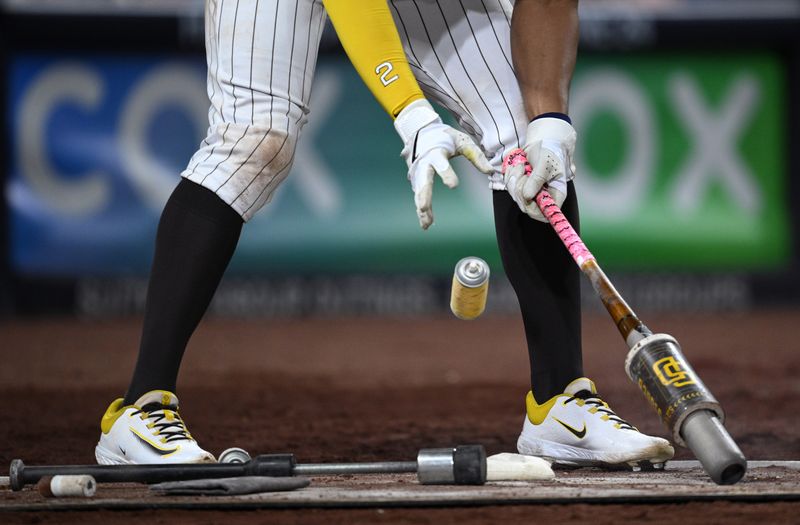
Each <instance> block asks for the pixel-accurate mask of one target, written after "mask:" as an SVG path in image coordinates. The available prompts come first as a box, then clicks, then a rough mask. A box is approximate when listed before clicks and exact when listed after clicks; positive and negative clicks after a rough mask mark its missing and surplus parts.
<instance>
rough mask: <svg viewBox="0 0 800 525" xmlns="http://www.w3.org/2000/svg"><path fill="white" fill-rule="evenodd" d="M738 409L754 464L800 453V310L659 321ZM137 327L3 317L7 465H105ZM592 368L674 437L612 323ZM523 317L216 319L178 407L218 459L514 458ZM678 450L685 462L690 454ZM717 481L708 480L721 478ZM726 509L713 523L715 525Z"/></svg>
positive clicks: (251, 516)
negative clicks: (98, 457)
mask: <svg viewBox="0 0 800 525" xmlns="http://www.w3.org/2000/svg"><path fill="white" fill-rule="evenodd" d="M645 319H646V320H647V322H648V324H649V325H650V326H651V328H653V329H655V330H657V331H663V332H667V333H670V334H671V335H673V336H675V337H676V338H677V339H678V340H679V341H680V342H681V345H682V346H683V349H684V353H685V354H686V356H687V358H688V359H689V360H690V362H691V363H692V365H693V366H694V368H695V369H696V370H697V372H698V373H699V375H700V376H701V377H702V378H703V380H704V381H705V383H706V385H707V386H708V387H709V388H710V389H711V391H712V392H713V393H714V394H715V395H716V397H717V399H718V400H719V401H720V402H721V404H722V406H723V407H724V408H725V410H726V412H727V414H728V419H727V422H726V426H727V427H728V429H729V431H730V433H731V435H732V436H733V437H734V439H736V441H737V442H738V443H739V445H740V447H741V448H742V450H743V452H744V453H745V455H746V456H747V457H748V459H787V460H798V459H800V441H798V439H797V433H798V430H800V429H799V428H798V423H797V419H796V418H794V417H792V414H793V412H792V410H791V409H790V407H793V406H794V405H795V404H796V399H797V397H798V394H800V381H798V380H797V379H796V378H797V376H798V372H799V371H800V370H798V369H799V368H800V358H798V355H800V354H798V350H800V348H798V344H797V343H796V341H795V340H794V337H793V335H792V334H794V332H795V331H796V325H797V323H798V322H799V321H800V311H797V310H792V311H771V312H757V313H747V314H744V313H742V314H726V315H701V314H691V315H685V316H684V315H680V314H673V315H669V316H666V315H659V316H656V317H654V316H647V315H645ZM138 330H139V320H138V319H125V320H114V321H75V320H73V319H46V320H23V321H20V320H14V321H4V322H0V359H2V364H1V365H0V422H2V424H1V425H0V465H7V464H8V463H9V462H10V461H11V459H13V458H22V459H24V460H25V462H26V463H27V464H37V463H39V464H43V463H56V464H67V463H71V464H79V463H85V462H92V461H93V447H94V444H95V442H96V439H97V437H98V432H99V418H100V416H101V415H102V413H103V411H104V410H105V407H106V406H107V404H108V403H110V402H111V401H112V400H113V398H114V397H116V396H120V395H122V393H123V391H124V389H125V387H126V384H127V381H128V377H129V374H130V372H131V370H132V367H133V362H134V360H135V352H136V346H137V343H138ZM584 342H585V348H586V350H585V370H586V374H587V375H588V376H590V377H592V378H593V379H595V381H596V382H597V384H598V389H599V390H600V393H601V394H602V395H603V396H604V398H605V399H606V400H607V401H608V402H609V403H610V405H611V406H612V407H613V408H614V409H615V410H616V411H617V413H619V414H620V415H621V416H622V417H624V418H626V419H628V420H629V421H631V422H632V423H634V424H635V425H637V426H638V427H639V429H640V430H642V431H644V432H648V433H652V434H658V435H662V436H665V437H668V436H667V433H666V431H665V429H664V428H663V427H662V425H661V423H660V421H658V419H657V418H656V416H655V415H654V413H653V412H652V410H651V409H650V407H649V406H648V405H647V404H646V402H645V400H644V398H643V397H642V396H641V395H640V393H639V392H638V390H637V389H636V388H635V387H634V385H633V384H631V383H630V381H629V380H628V378H627V377H626V376H625V373H624V370H623V360H624V356H625V348H624V343H622V341H621V339H620V338H619V335H618V334H617V333H616V332H615V330H614V328H613V326H612V324H611V322H610V321H608V319H607V318H606V317H604V316H596V317H595V316H590V317H588V318H586V319H585V323H584ZM527 369H528V363H527V355H526V352H525V351H524V342H523V336H522V330H521V322H520V321H519V319H517V318H506V317H487V318H484V319H481V320H480V321H477V322H462V321H457V320H455V319H450V318H445V317H442V318H436V319H429V320H420V319H416V318H396V319H385V318H323V319H319V318H311V319H293V320H288V319H287V320H261V319H251V320H241V319H240V320H230V319H220V318H217V319H210V320H208V321H206V322H205V323H204V324H203V325H202V327H201V329H200V330H199V331H198V333H197V334H196V335H195V337H194V339H193V340H192V342H191V343H190V347H189V350H188V353H187V355H186V357H185V360H184V367H183V369H182V373H181V378H180V383H179V392H178V394H179V396H180V399H181V402H182V409H181V413H182V415H183V416H184V418H185V419H186V420H187V421H188V422H189V424H190V428H191V430H192V433H193V434H194V435H195V436H196V437H197V438H198V440H199V441H200V443H201V444H202V445H204V446H205V447H206V448H208V449H209V450H211V451H212V452H215V453H219V452H220V451H221V450H223V449H225V448H227V447H230V446H240V447H243V448H245V449H247V450H249V451H251V452H255V453H272V452H292V453H294V454H295V455H296V457H297V458H298V461H300V462H317V461H328V462H330V461H339V460H343V461H362V460H363V461H370V460H377V459H385V460H407V459H412V458H413V457H415V455H416V452H417V450H418V449H420V448H427V447H439V446H449V445H454V444H460V443H482V444H484V445H485V446H486V448H487V450H488V452H489V453H495V452H502V451H512V450H514V444H515V441H516V437H517V433H518V432H519V428H520V425H521V421H522V417H523V413H524V412H523V411H524V402H523V397H524V395H525V392H526V391H527V388H528V387H527V386H526V382H527V379H528V373H527ZM691 457H692V456H691V453H690V452H688V451H687V450H685V449H679V450H678V454H677V456H676V458H677V459H690V458H691ZM709 482H710V481H709ZM798 511H800V504H797V503H771V504H759V503H747V504H745V503H730V502H716V503H687V504H681V505H601V506H597V505H548V506H503V507H499V506H498V507H481V508H452V509H364V510H291V511H278V510H263V511H238V512H226V513H221V512H211V511H208V512H207V511H202V512H193V511H174V510H172V511H141V512H129V511H96V512H70V513H62V514H57V515H53V514H47V513H27V514H3V515H1V517H0V521H2V522H3V523H12V522H20V523H51V522H53V523H56V522H58V523H79V522H80V523H86V524H88V523H99V522H101V521H109V520H111V522H113V523H132V522H133V521H134V520H136V521H137V522H141V521H142V520H146V522H148V523H167V522H169V523H182V522H191V523H219V522H222V521H225V522H226V523H228V524H231V525H233V524H238V523H266V522H272V523H275V522H281V523H315V522H321V521H325V522H326V523H329V524H336V523H356V522H361V523H454V522H461V523H486V522H500V521H504V520H512V521H522V520H523V519H525V520H526V521H527V520H531V521H533V522H539V521H541V522H559V523H585V522H587V521H591V522H592V523H593V524H598V523H612V522H613V523H617V522H620V521H622V520H633V521H646V522H647V523H648V524H650V523H667V522H669V523H674V522H675V521H676V520H680V521H681V522H683V523H701V522H703V523H714V522H726V523H731V522H751V521H754V520H756V519H758V520H761V521H763V522H765V523H781V522H786V523H790V522H792V521H793V518H794V517H796V513H797V512H798ZM710 516H711V518H709V517H710Z"/></svg>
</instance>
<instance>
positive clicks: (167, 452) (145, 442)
mask: <svg viewBox="0 0 800 525" xmlns="http://www.w3.org/2000/svg"><path fill="white" fill-rule="evenodd" d="M130 430H131V432H132V433H133V435H134V436H136V439H138V440H139V442H141V443H142V444H143V445H147V447H149V448H150V450H152V451H153V452H155V453H156V454H158V455H159V456H168V455H170V454H173V453H175V452H177V451H178V450H180V446H178V447H175V448H161V447H159V446H157V445H155V444H153V443H151V442H150V441H148V440H147V439H145V438H143V437H142V436H140V435H139V433H138V432H136V431H135V430H134V429H130Z"/></svg>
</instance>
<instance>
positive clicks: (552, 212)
mask: <svg viewBox="0 0 800 525" xmlns="http://www.w3.org/2000/svg"><path fill="white" fill-rule="evenodd" d="M522 163H525V164H526V166H525V174H526V175H530V174H531V171H533V168H532V167H531V165H530V164H529V163H528V157H527V156H526V155H525V151H523V150H521V149H519V148H516V149H513V150H511V151H509V152H508V154H507V155H506V156H505V158H504V159H503V173H505V172H506V169H507V168H509V167H511V166H516V165H517V164H522ZM536 204H538V205H539V209H540V210H542V214H543V215H544V216H545V217H546V218H547V220H548V221H549V222H550V224H551V225H552V226H553V229H555V230H556V233H557V234H558V236H559V238H561V242H563V243H564V246H566V247H567V250H569V254H570V255H572V258H573V259H575V262H576V263H578V266H583V263H585V262H586V261H589V260H594V255H592V252H590V251H589V249H588V248H587V247H586V245H585V244H583V241H582V240H581V238H580V237H579V236H578V233H577V232H576V231H575V228H573V227H572V225H571V224H570V223H569V221H568V220H567V218H566V217H564V214H563V213H561V208H559V207H558V205H557V204H556V202H555V201H554V200H553V197H551V196H550V194H549V193H548V192H547V190H546V189H542V191H540V192H539V193H537V194H536Z"/></svg>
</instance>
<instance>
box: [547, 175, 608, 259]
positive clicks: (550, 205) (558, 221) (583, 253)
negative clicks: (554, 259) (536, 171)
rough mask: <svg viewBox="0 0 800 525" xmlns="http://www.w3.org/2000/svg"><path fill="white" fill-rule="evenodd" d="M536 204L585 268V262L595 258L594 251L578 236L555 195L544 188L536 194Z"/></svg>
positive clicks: (570, 251)
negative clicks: (554, 197)
mask: <svg viewBox="0 0 800 525" xmlns="http://www.w3.org/2000/svg"><path fill="white" fill-rule="evenodd" d="M536 204H537V205H538V206H539V209H540V210H541V211H542V214H543V215H544V216H545V218H546V219H547V220H548V222H550V224H551V225H552V226H553V229H554V230H555V231H556V233H557V234H558V236H559V238H560V239H561V241H562V242H563V243H564V246H566V247H567V250H569V254H570V255H571V256H572V258H573V259H575V262H576V263H577V264H578V267H580V268H583V265H584V263H586V262H587V261H594V260H595V258H594V255H592V252H590V251H589V248H587V247H586V245H585V244H584V243H583V241H582V240H581V238H580V237H579V236H578V232H576V231H575V228H573V227H572V224H570V223H569V221H568V220H567V218H566V217H565V216H564V213H563V212H562V211H561V208H559V207H558V205H557V204H556V201H554V200H553V197H552V196H551V195H550V193H549V192H548V191H547V189H546V188H543V189H542V190H541V191H540V192H539V193H537V194H536Z"/></svg>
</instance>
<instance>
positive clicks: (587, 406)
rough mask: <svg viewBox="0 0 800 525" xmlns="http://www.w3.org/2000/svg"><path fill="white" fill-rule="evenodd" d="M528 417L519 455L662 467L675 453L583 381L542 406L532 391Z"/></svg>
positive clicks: (569, 462)
mask: <svg viewBox="0 0 800 525" xmlns="http://www.w3.org/2000/svg"><path fill="white" fill-rule="evenodd" d="M525 404H526V405H527V415H526V417H525V422H524V423H523V426H522V433H521V434H520V436H519V439H518V440H517V450H518V451H519V453H520V454H528V455H532V456H540V457H543V458H547V459H549V460H551V461H553V462H554V463H557V464H561V465H570V466H604V467H617V468H619V467H630V468H632V469H633V470H640V469H641V468H643V467H644V468H656V469H657V468H663V466H664V462H665V461H667V460H668V459H671V458H672V456H673V455H674V453H675V450H674V449H673V448H672V445H670V444H669V441H667V440H666V439H663V438H659V437H653V436H648V435H646V434H642V433H641V432H639V431H638V430H637V429H636V427H634V426H633V425H631V424H630V423H628V422H627V421H625V420H623V419H621V418H620V417H619V416H617V415H616V414H615V413H614V411H613V410H611V409H610V408H609V407H608V404H607V403H606V402H604V401H603V400H602V399H600V398H599V397H598V395H597V390H596V389H595V386H594V383H593V382H592V381H591V380H590V379H587V378H585V377H581V378H578V379H576V380H575V381H573V382H572V383H570V384H569V385H567V388H565V389H564V393H563V394H559V395H557V396H555V397H553V398H552V399H550V400H549V401H547V402H546V403H544V404H541V405H540V404H538V403H537V402H536V400H535V399H534V398H533V394H532V393H531V392H528V395H527V397H526V399H525Z"/></svg>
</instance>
